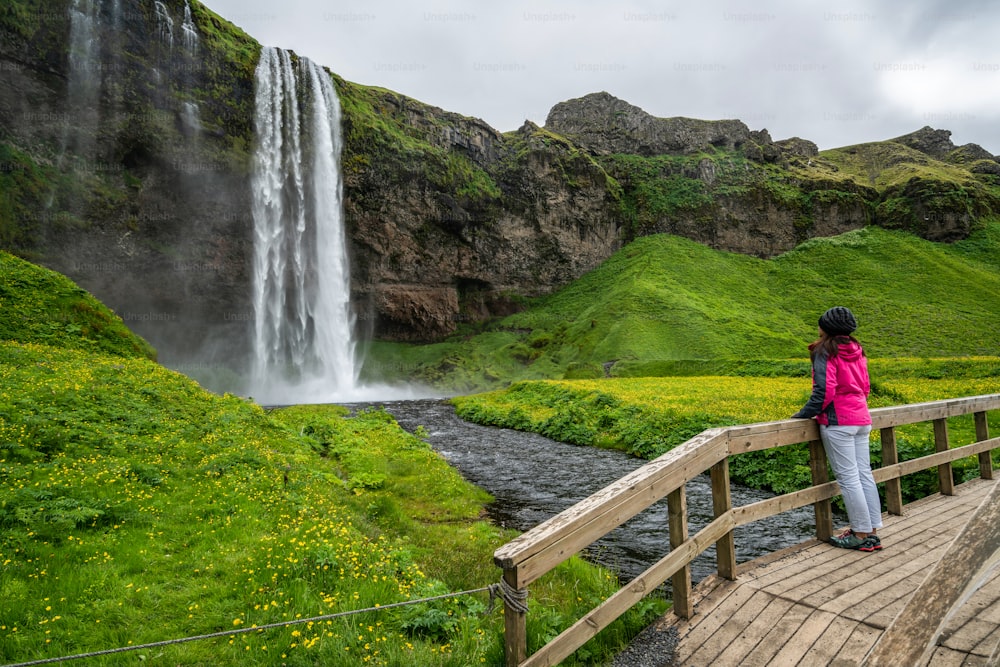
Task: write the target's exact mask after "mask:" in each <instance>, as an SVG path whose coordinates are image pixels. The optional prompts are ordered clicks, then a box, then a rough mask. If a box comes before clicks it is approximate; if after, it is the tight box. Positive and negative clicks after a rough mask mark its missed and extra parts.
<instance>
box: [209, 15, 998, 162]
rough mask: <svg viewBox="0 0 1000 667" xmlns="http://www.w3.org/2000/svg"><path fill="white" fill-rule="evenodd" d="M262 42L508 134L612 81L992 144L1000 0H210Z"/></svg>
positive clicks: (847, 127)
mask: <svg viewBox="0 0 1000 667" xmlns="http://www.w3.org/2000/svg"><path fill="white" fill-rule="evenodd" d="M203 1H204V3H205V4H206V5H207V6H208V7H209V8H211V9H212V10H213V11H215V12H216V13H218V14H220V15H222V16H223V17H225V18H227V19H228V20H230V21H232V22H233V23H235V24H236V25H238V26H240V27H241V28H243V29H244V30H246V31H247V32H248V33H249V34H250V35H252V36H253V37H254V38H255V39H257V40H258V41H260V42H261V43H262V44H264V45H267V46H277V47H282V48H286V49H291V50H294V51H295V52H296V53H298V54H299V55H301V56H305V57H308V58H310V59H312V60H314V61H316V62H318V63H319V64H321V65H325V66H327V67H329V68H330V69H331V70H332V71H333V72H336V73H337V74H339V75H340V76H343V77H344V78H346V79H348V80H350V81H354V82H357V83H363V84H368V85H376V86H382V87H385V88H389V89H392V90H395V91H397V92H399V93H403V94H405V95H408V96H410V97H414V98H416V99H418V100H420V101H422V102H425V103H428V104H432V105H434V106H438V107H442V108H444V109H447V110H448V111H454V112H457V113H460V114H463V115H466V116H475V117H478V118H482V119H483V120H485V121H486V122H487V123H489V124H490V125H492V126H493V127H495V128H496V129H498V130H500V131H508V130H514V129H517V128H518V127H520V126H521V125H522V124H523V122H524V121H525V119H529V120H532V121H534V122H535V123H537V124H539V125H544V123H545V118H546V116H547V114H548V112H549V109H550V108H552V106H553V105H554V104H556V103H558V102H560V101H563V100H567V99H571V98H575V97H581V96H583V95H586V94H587V93H591V92H597V91H602V90H603V91H607V92H609V93H611V94H612V95H614V96H616V97H619V98H621V99H624V100H626V101H628V102H630V103H632V104H634V105H636V106H639V107H642V108H643V109H645V110H646V111H647V112H649V113H651V114H653V115H655V116H661V117H670V116H688V117H693V118H703V119H709V120H715V119H723V118H738V119H740V120H742V121H743V122H744V123H746V124H747V125H748V126H749V127H750V128H751V129H762V128H766V129H767V130H768V131H769V132H770V133H771V136H772V138H774V139H776V140H777V139H786V138H788V137H793V136H798V137H802V138H804V139H809V140H811V141H814V142H815V143H816V144H818V145H819V147H820V149H825V148H835V147H838V146H846V145H849V144H855V143H862V142H866V141H879V140H883V139H890V138H892V137H896V136H899V135H902V134H906V133H908V132H912V131H914V130H917V129H919V128H921V127H923V126H925V125H930V126H931V127H934V128H939V129H947V130H951V131H952V136H951V139H952V141H953V142H954V143H955V144H956V145H962V144H966V143H976V144H979V145H981V146H983V147H984V148H986V149H987V150H988V151H990V152H991V153H993V154H997V153H1000V39H998V36H1000V3H994V2H992V1H991V0H969V1H960V0H952V1H937V0H912V1H911V2H898V1H892V0H868V1H854V0H844V1H841V2H836V3H834V2H828V1H827V2H811V1H803V0H772V1H767V0H764V1H761V2H737V1H736V0H699V1H697V2H695V1H692V0H689V1H688V2H685V3H681V2H676V1H667V2H658V3H654V2H642V1H638V0H635V1H628V2H621V3H615V2H612V1H610V0H606V1H604V2H593V1H589V0H581V1H578V2H570V1H569V0H534V1H533V2H530V1H528V0H507V1H506V2H503V1H494V2H486V1H485V0H339V1H335V2H331V1H330V0H203Z"/></svg>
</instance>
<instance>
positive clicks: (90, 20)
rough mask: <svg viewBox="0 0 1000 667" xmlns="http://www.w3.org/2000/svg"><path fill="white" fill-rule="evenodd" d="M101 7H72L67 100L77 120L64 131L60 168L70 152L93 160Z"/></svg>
mask: <svg viewBox="0 0 1000 667" xmlns="http://www.w3.org/2000/svg"><path fill="white" fill-rule="evenodd" d="M99 11H100V3H99V2H95V1H94V0H73V3H72V4H71V5H70V7H69V24H70V29H69V30H70V36H69V77H68V79H67V90H66V92H67V99H68V102H69V108H70V109H73V110H74V113H75V114H76V120H75V122H74V123H69V124H67V126H66V128H65V129H64V130H63V145H62V153H61V155H60V158H59V163H60V165H61V164H62V159H63V157H64V156H65V154H66V152H67V150H72V151H73V152H74V153H76V155H77V156H78V157H79V158H81V159H83V160H89V159H91V157H92V156H91V154H90V153H91V149H92V147H93V143H94V135H95V134H96V131H97V118H98V113H99V111H98V102H99V101H100V93H101V71H100V70H101V67H100V65H101V60H100V49H99V45H98V42H97V30H98V13H99Z"/></svg>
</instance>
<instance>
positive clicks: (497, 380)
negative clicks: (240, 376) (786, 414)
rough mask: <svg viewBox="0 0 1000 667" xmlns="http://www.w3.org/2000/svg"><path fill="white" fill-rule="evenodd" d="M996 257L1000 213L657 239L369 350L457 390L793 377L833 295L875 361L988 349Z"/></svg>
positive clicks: (997, 309) (995, 307)
mask: <svg viewBox="0 0 1000 667" xmlns="http://www.w3.org/2000/svg"><path fill="white" fill-rule="evenodd" d="M998 264H1000V222H997V221H995V220H993V221H990V222H988V223H985V224H984V226H983V229H981V230H980V231H977V232H975V233H974V234H973V235H972V236H971V237H970V238H969V239H967V240H964V241H960V242H958V243H955V244H953V245H946V244H940V243H932V242H929V241H925V240H923V239H920V238H918V237H915V236H913V235H911V234H907V233H905V232H895V231H888V230H884V229H880V228H877V227H869V228H865V229H862V230H857V231H853V232H849V233H846V234H843V235H841V236H837V237H832V238H820V239H813V240H810V241H808V242H806V243H804V244H802V245H800V246H799V247H798V248H796V249H795V250H793V251H791V252H788V253H785V254H784V255H781V256H779V257H776V258H774V259H771V260H762V259H757V258H753V257H747V256H745V255H739V254H734V253H726V252H720V251H716V250H712V249H710V248H708V247H706V246H703V245H700V244H698V243H695V242H693V241H689V240H686V239H683V238H679V237H673V236H667V235H655V236H648V237H643V238H640V239H637V240H636V241H634V242H633V243H630V244H629V245H627V246H626V247H625V248H623V249H622V250H620V251H619V252H617V253H616V254H615V255H613V256H612V257H611V258H610V259H608V260H607V261H606V262H604V263H603V264H602V265H601V266H599V267H598V268H596V269H595V270H593V271H591V272H590V273H588V274H586V275H584V276H582V277H581V278H580V279H579V280H577V281H575V282H574V283H572V284H570V285H568V286H567V287H565V288H563V289H561V290H559V291H557V292H555V293H554V294H552V295H550V296H547V297H543V298H540V299H535V300H531V301H529V302H528V306H527V308H526V309H525V310H524V311H523V312H521V313H518V314H515V315H511V316H509V317H506V318H503V319H501V320H498V321H495V322H491V323H488V324H486V325H482V326H480V327H478V328H474V327H468V328H466V329H464V330H461V331H460V332H459V333H458V334H457V335H456V336H454V337H452V338H451V339H449V340H447V341H444V342H442V343H438V344H434V345H429V346H411V345H400V344H378V343H376V344H374V345H372V347H371V351H370V355H369V361H370V364H371V367H373V368H378V369H384V370H385V372H384V373H383V374H382V375H383V377H389V376H391V375H392V374H393V370H394V369H395V370H396V371H398V372H397V373H396V374H397V376H405V377H408V378H410V379H413V380H418V381H424V382H429V383H432V384H435V385H437V386H439V387H443V388H447V389H450V390H452V391H455V392H457V393H463V392H470V391H480V390H484V389H492V388H497V387H499V386H503V385H504V384H507V383H509V382H512V381H518V380H525V379H546V378H559V377H564V376H566V377H602V376H604V375H605V374H608V375H611V376H617V375H622V376H626V375H627V376H639V375H664V374H668V375H669V374H676V373H683V374H688V375H690V374H692V373H693V372H694V373H700V372H702V371H698V370H697V369H699V368H705V367H706V366H708V367H714V368H716V369H720V368H726V369H728V370H726V371H725V372H724V374H751V375H752V374H758V375H774V374H775V373H776V371H775V370H774V369H776V368H777V369H778V371H777V373H779V374H785V371H783V370H781V369H782V368H783V367H785V366H787V365H789V364H791V365H792V366H793V367H795V368H798V369H800V370H801V367H802V364H807V353H806V345H807V344H808V343H809V342H810V341H812V340H813V339H814V338H815V337H816V327H817V325H816V322H817V320H818V318H819V315H820V314H821V313H822V312H823V311H824V310H826V309H827V308H829V307H830V306H832V305H838V304H839V305H846V306H849V307H850V308H851V309H852V310H853V311H854V312H855V314H856V315H857V317H858V321H859V323H860V327H859V329H858V331H857V335H858V337H859V338H860V339H861V341H862V342H863V343H864V345H865V347H866V349H867V350H868V352H869V354H870V355H871V356H872V357H875V358H895V357H905V358H912V357H962V356H982V355H992V354H995V353H996V350H998V349H1000V329H998V328H997V327H996V326H995V322H997V321H1000V300H997V299H996V298H993V295H996V294H1000V273H998V271H997V269H998ZM685 367H686V368H688V369H689V370H681V369H683V368H685ZM712 372H713V373H722V371H720V370H715V371H712Z"/></svg>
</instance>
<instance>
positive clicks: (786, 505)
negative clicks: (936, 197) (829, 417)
mask: <svg viewBox="0 0 1000 667" xmlns="http://www.w3.org/2000/svg"><path fill="white" fill-rule="evenodd" d="M997 409H1000V394H986V395H981V396H969V397H963V398H954V399H945V400H940V401H930V402H925V403H913V404H907V405H901V406H893V407H886V408H876V409H873V410H871V415H872V427H873V429H880V430H881V432H882V436H883V446H884V450H885V451H883V465H884V467H882V468H879V469H876V471H875V477H876V480H877V481H879V482H888V483H889V484H890V485H894V486H893V488H892V489H890V488H889V487H888V486H887V496H888V495H889V494H890V493H891V494H892V495H893V498H888V499H887V500H888V505H889V511H890V513H899V512H901V507H902V499H901V496H900V492H899V487H898V485H899V482H898V480H899V478H900V477H902V476H903V475H906V474H910V473H912V472H916V471H918V470H924V469H926V468H931V467H934V466H938V470H939V476H940V479H941V489H942V493H947V494H950V493H951V488H952V487H951V466H950V462H951V461H954V460H957V459H959V458H964V457H967V456H972V455H975V454H978V455H979V456H980V469H981V474H982V475H983V477H987V476H992V467H991V465H990V463H989V458H988V457H989V451H990V450H991V449H995V448H1000V438H994V439H992V440H990V439H989V437H988V434H987V430H986V417H985V413H986V412H987V411H988V410H997ZM967 414H975V415H976V434H977V442H975V443H973V444H971V445H966V446H963V447H958V448H954V449H951V448H949V447H948V440H947V426H946V422H945V420H946V419H947V418H948V417H956V416H960V415H967ZM928 421H930V422H934V425H935V445H936V449H937V451H936V452H935V453H934V454H931V455H928V456H925V457H921V458H919V459H913V460H910V461H906V462H903V463H899V462H898V461H897V460H896V459H897V457H896V449H895V433H894V429H895V427H896V426H902V425H906V424H915V423H920V422H928ZM797 443H810V447H811V451H812V457H811V458H812V459H813V461H812V467H813V481H814V484H813V486H811V487H808V488H806V489H802V490H800V491H796V492H793V493H789V494H784V495H782V496H776V497H775V498H772V499H769V500H765V501H761V502H759V503H753V504H752V505H747V506H743V507H737V508H732V507H730V506H729V504H728V493H729V477H728V460H729V457H730V456H732V455H735V454H742V453H746V452H752V451H760V450H765V449H772V448H776V447H782V446H786V445H791V444H797ZM984 457H985V458H984ZM820 459H821V460H820ZM709 470H711V471H712V476H713V496H714V495H715V494H716V493H720V494H721V493H724V494H725V495H726V501H725V502H724V503H722V504H721V505H720V504H718V503H713V504H714V505H715V507H716V518H715V520H714V521H712V522H711V523H710V524H708V525H707V526H705V527H703V528H702V529H701V531H700V532H699V533H697V534H696V535H694V536H692V537H688V536H687V519H686V516H679V517H672V521H673V520H674V519H676V520H678V521H679V522H680V523H678V524H677V526H678V527H679V528H680V529H681V530H679V531H677V532H681V533H683V539H678V538H677V536H676V535H675V534H674V533H675V531H674V530H673V526H674V524H673V523H672V524H671V530H670V533H671V538H670V539H671V551H670V553H669V554H668V555H667V556H665V557H664V558H663V559H662V560H661V561H659V562H658V563H657V564H655V565H653V566H652V567H651V568H649V569H648V570H647V571H646V572H644V573H642V574H641V575H639V576H638V577H636V579H635V580H633V581H632V582H630V583H629V584H628V585H627V586H626V588H623V589H621V590H620V591H619V592H618V593H616V594H615V595H613V596H612V597H611V598H609V599H608V600H607V601H605V603H603V604H602V605H600V606H599V607H598V608H596V609H594V610H592V611H591V612H590V613H589V614H587V615H586V616H584V618H582V619H581V620H580V621H578V622H577V623H576V624H574V625H573V626H572V627H570V628H569V629H567V630H566V631H564V632H563V633H562V634H560V635H559V636H558V637H556V638H555V639H553V640H552V641H551V642H550V643H549V644H547V645H546V646H545V647H543V648H542V649H540V650H539V651H538V652H536V653H535V654H534V655H533V656H531V658H528V659H526V658H527V656H526V647H525V646H524V643H525V627H524V622H525V618H524V615H523V614H521V613H518V612H516V611H513V610H511V609H507V610H506V612H505V613H506V618H505V626H506V646H505V653H506V656H507V665H508V666H509V667H514V666H515V665H522V666H523V667H528V666H532V667H534V666H536V665H553V664H556V663H557V662H558V661H559V660H561V659H562V658H564V657H566V656H567V655H569V654H570V653H572V651H575V650H576V649H577V648H579V646H581V645H582V643H583V642H585V641H586V640H587V639H589V638H590V637H592V636H593V635H594V634H596V633H597V632H598V631H599V630H601V629H603V628H604V627H606V625H608V624H610V623H611V622H612V621H613V620H614V619H615V618H617V617H618V616H619V615H621V613H624V611H626V610H627V609H628V608H629V607H631V606H632V605H633V604H635V602H638V600H639V599H641V598H642V597H644V596H645V594H646V593H648V592H651V591H652V590H653V589H655V588H656V587H658V586H659V585H660V584H662V583H663V582H664V581H666V579H668V578H670V577H674V578H675V586H674V595H675V611H677V606H678V604H677V598H678V596H681V597H682V598H683V601H685V605H684V606H685V607H686V599H687V595H688V594H689V592H690V591H689V589H690V572H689V566H690V563H691V561H692V560H694V558H695V557H696V556H698V555H699V554H700V553H702V552H703V551H705V549H707V548H708V547H710V546H711V545H712V544H718V546H719V547H720V548H718V558H719V559H720V560H719V562H720V572H722V571H723V569H725V571H726V573H727V576H729V577H730V578H733V577H735V572H734V570H735V555H733V554H732V530H733V529H734V528H735V527H736V526H739V525H743V524H745V523H750V522H753V521H757V520H760V519H763V518H766V517H768V516H773V515H774V514H778V513H780V512H784V511H787V510H790V509H795V508H798V507H804V506H806V505H809V504H813V505H815V506H816V513H817V534H818V536H820V537H824V536H828V535H829V531H830V529H831V528H830V526H829V525H828V524H829V523H830V516H831V514H830V510H829V501H830V499H831V498H833V497H834V496H836V495H838V493H839V490H838V487H837V485H836V483H835V482H828V481H827V478H826V461H825V457H824V454H823V450H822V447H821V446H819V428H818V426H817V424H816V422H815V421H814V420H812V419H808V420H806V419H786V420H781V421H775V422H762V423H757V424H742V425H738V426H728V427H723V428H712V429H708V430H706V431H703V432H702V433H700V434H698V435H697V436H695V437H694V438H691V439H690V440H688V441H686V442H685V443H683V444H681V445H679V446H677V447H675V448H674V449H672V450H670V451H669V452H666V453H665V454H663V455H662V456H660V457H658V458H656V459H654V460H653V461H650V462H649V463H646V464H644V465H643V466H641V467H639V468H637V469H636V470H634V471H632V472H631V473H629V474H628V475H626V476H624V477H622V478H621V479H619V480H617V481H615V482H612V483H611V484H609V485H608V486H606V487H604V488H603V489H601V490H600V491H597V492H596V493H594V494H592V495H591V496H589V497H588V498H585V499H583V500H581V501H580V502H578V503H576V504H575V505H573V506H572V507H570V508H568V509H566V510H564V511H563V512H560V513H559V514H557V515H555V516H553V517H551V518H549V519H548V520H546V521H544V522H542V523H541V524H539V525H537V526H535V527H534V528H531V529H530V530H528V531H527V532H525V533H523V534H522V535H520V536H519V537H517V538H515V539H514V540H512V541H510V542H508V543H507V544H504V545H503V546H501V547H500V548H498V549H497V550H496V551H495V552H494V562H495V563H496V564H497V565H498V566H499V567H501V568H502V569H503V570H504V579H505V581H506V582H507V583H508V584H509V585H510V586H511V587H513V588H515V589H523V588H525V587H527V586H528V585H529V584H530V583H531V582H533V581H535V580H536V579H538V578H539V577H540V576H542V575H544V574H545V573H546V572H548V571H550V570H551V569H552V568H554V567H556V566H557V565H558V564H559V563H562V562H563V561H565V560H567V559H569V558H570V557H571V556H573V555H574V554H576V553H578V552H579V551H580V550H582V549H583V548H584V547H586V546H587V545H589V544H591V543H593V542H594V541H596V540H597V539H600V538H601V537H603V536H604V535H605V534H607V533H608V532H610V531H611V530H613V529H615V528H617V527H618V526H620V525H621V524H623V523H625V522H626V521H628V520H629V519H631V518H632V517H634V516H635V515H637V514H639V513H640V512H642V511H643V510H645V509H646V508H648V507H650V506H651V505H653V504H654V503H656V502H658V501H660V500H662V499H663V498H667V497H670V498H673V499H674V502H673V503H671V501H670V500H669V499H668V506H670V505H671V504H675V505H678V506H680V507H685V506H686V501H685V500H684V497H683V493H684V485H685V484H686V483H687V482H688V481H690V480H691V479H693V478H695V477H697V476H698V475H701V474H703V473H704V472H706V471H709ZM717 476H718V478H717ZM723 486H724V487H725V488H724V490H723V488H722V487H723ZM668 514H676V512H674V510H672V509H671V510H668ZM681 514H684V512H683V511H681ZM720 540H728V542H721V541H720ZM722 546H726V547H727V548H721V547H722ZM727 552H728V555H727ZM724 564H725V566H724ZM685 579H686V581H687V583H686V586H685V584H684V581H685ZM678 584H681V588H684V589H685V590H680V591H679V590H678ZM677 613H679V614H680V615H687V613H688V612H687V611H685V610H680V611H678V612H677Z"/></svg>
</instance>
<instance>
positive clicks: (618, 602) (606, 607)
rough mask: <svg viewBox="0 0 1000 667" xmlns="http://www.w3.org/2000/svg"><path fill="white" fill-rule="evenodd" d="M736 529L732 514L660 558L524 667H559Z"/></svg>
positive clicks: (553, 640)
mask: <svg viewBox="0 0 1000 667" xmlns="http://www.w3.org/2000/svg"><path fill="white" fill-rule="evenodd" d="M733 528H734V526H733V520H732V516H731V515H729V514H726V515H725V516H722V517H720V518H718V519H716V520H715V521H712V522H711V523H710V524H708V525H707V526H705V527H704V528H703V529H702V530H701V531H700V532H699V533H698V534H697V535H695V536H694V537H693V538H691V539H689V540H687V541H686V542H684V543H683V544H682V545H680V546H679V547H678V548H677V549H676V550H674V551H671V552H670V553H669V554H667V555H666V556H664V557H663V558H661V559H660V560H659V561H657V562H656V563H654V564H653V565H652V566H650V567H649V568H648V569H647V570H646V571H645V572H643V573H642V574H640V575H639V576H637V577H636V578H635V579H633V580H632V581H630V582H629V583H628V585H626V586H625V587H624V588H621V589H619V590H618V591H617V592H615V593H614V594H613V595H612V596H611V597H609V598H608V599H607V600H605V601H604V602H602V603H601V604H600V606H598V607H596V608H595V609H593V610H591V611H590V612H589V613H587V614H586V615H585V616H583V618H581V619H580V620H579V621H577V622H576V623H574V624H573V625H571V626H570V627H568V628H567V629H566V630H563V632H562V633H560V634H559V635H558V636H557V637H555V638H554V639H552V640H551V641H550V642H549V643H548V644H546V645H545V646H543V647H542V648H541V649H539V650H538V651H537V652H535V653H534V654H533V655H532V656H531V657H529V658H528V659H527V661H525V662H524V663H523V667H542V666H546V667H548V666H550V665H556V664H558V663H559V661H561V660H562V659H564V658H566V657H567V656H569V655H570V654H571V653H573V651H575V650H576V649H578V648H580V647H581V646H583V645H584V644H585V643H586V642H587V641H588V640H589V639H591V638H592V637H593V636H594V635H596V634H597V633H598V632H600V631H601V630H603V629H604V628H606V627H607V626H608V625H610V624H611V623H613V622H614V621H615V620H616V619H617V618H618V617H619V616H621V615H622V614H624V613H625V612H626V611H627V610H628V609H630V608H631V607H632V605H634V604H635V603H636V602H638V601H639V600H641V599H642V598H643V597H645V596H646V595H648V594H649V593H651V592H653V591H654V590H655V589H656V588H657V587H658V586H659V585H660V584H662V583H663V582H665V581H666V580H667V579H669V578H670V577H671V576H672V575H673V574H674V573H675V572H677V570H679V569H680V568H682V567H683V566H684V565H685V564H687V563H690V562H691V560H692V559H693V558H694V557H695V556H696V555H698V554H700V553H702V552H703V551H705V550H706V549H708V548H709V547H710V546H711V545H712V544H713V543H714V542H716V541H717V540H718V539H719V538H720V537H722V535H724V534H725V533H726V532H727V531H730V530H732V529H733Z"/></svg>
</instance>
